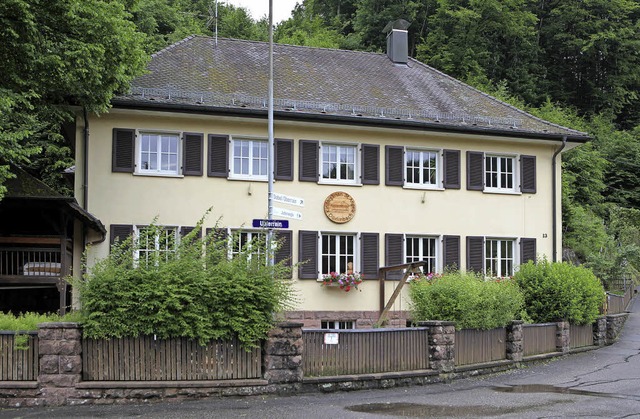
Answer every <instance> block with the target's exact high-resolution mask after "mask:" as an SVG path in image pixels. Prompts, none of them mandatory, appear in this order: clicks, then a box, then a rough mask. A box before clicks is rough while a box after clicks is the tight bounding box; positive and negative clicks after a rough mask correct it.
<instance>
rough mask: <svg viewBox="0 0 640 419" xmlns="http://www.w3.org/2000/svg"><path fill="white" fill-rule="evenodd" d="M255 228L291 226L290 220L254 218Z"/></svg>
mask: <svg viewBox="0 0 640 419" xmlns="http://www.w3.org/2000/svg"><path fill="white" fill-rule="evenodd" d="M253 227H255V228H289V221H288V220H257V219H254V220H253Z"/></svg>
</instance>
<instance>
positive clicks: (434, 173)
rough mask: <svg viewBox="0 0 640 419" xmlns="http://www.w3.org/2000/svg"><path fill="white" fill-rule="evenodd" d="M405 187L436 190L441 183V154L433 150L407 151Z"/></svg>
mask: <svg viewBox="0 0 640 419" xmlns="http://www.w3.org/2000/svg"><path fill="white" fill-rule="evenodd" d="M404 156H405V186H410V187H421V188H436V187H440V186H441V182H440V178H441V175H440V152H438V151H433V150H412V149H407V150H406V151H405V155H404Z"/></svg>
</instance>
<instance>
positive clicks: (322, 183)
mask: <svg viewBox="0 0 640 419" xmlns="http://www.w3.org/2000/svg"><path fill="white" fill-rule="evenodd" d="M318 185H331V186H362V183H344V182H327V181H321V180H320V181H318Z"/></svg>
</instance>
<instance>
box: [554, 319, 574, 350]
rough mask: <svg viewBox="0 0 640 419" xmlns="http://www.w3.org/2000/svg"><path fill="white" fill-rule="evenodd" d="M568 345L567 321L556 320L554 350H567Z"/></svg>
mask: <svg viewBox="0 0 640 419" xmlns="http://www.w3.org/2000/svg"><path fill="white" fill-rule="evenodd" d="M569 349H571V347H570V334H569V322H557V323H556V350H557V351H558V352H563V353H564V352H569Z"/></svg>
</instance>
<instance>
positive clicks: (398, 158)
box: [384, 145, 404, 186]
mask: <svg viewBox="0 0 640 419" xmlns="http://www.w3.org/2000/svg"><path fill="white" fill-rule="evenodd" d="M384 154H385V162H386V176H385V185H387V186H403V185H404V147H398V146H393V145H388V146H385V147H384Z"/></svg>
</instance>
